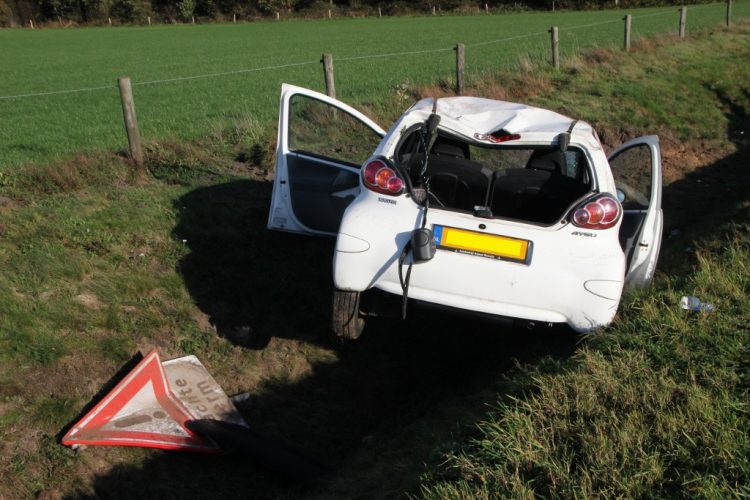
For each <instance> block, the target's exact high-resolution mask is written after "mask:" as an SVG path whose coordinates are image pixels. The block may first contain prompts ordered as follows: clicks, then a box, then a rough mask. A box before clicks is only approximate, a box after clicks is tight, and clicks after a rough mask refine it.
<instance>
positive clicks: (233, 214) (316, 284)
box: [173, 179, 333, 349]
mask: <svg viewBox="0 0 750 500" xmlns="http://www.w3.org/2000/svg"><path fill="white" fill-rule="evenodd" d="M271 188H272V182H269V181H257V180H249V179H246V180H235V181H233V182H229V183H225V184H219V185H214V186H208V187H201V188H198V189H195V190H193V191H191V192H189V193H188V194H186V195H184V196H182V197H181V198H179V199H178V200H177V201H176V202H175V208H176V210H177V212H178V223H177V225H176V227H175V228H174V231H173V235H174V237H175V238H177V239H179V240H182V241H183V242H185V244H186V245H187V246H188V247H189V249H190V253H189V254H188V255H186V256H185V257H184V258H183V259H182V260H181V261H180V263H179V272H180V274H181V275H182V277H183V279H184V282H185V285H186V286H187V288H188V290H189V292H190V295H191V296H192V297H193V300H194V301H195V303H196V305H197V306H198V307H199V308H200V309H201V310H202V311H203V312H204V313H205V314H207V315H208V317H209V320H210V322H211V324H212V325H213V326H214V327H215V328H216V331H217V332H218V333H219V335H221V336H223V337H225V338H227V339H228V340H230V341H231V342H233V343H235V344H237V345H241V346H243V347H251V348H256V349H261V348H263V347H265V346H266V345H267V344H268V342H269V341H270V339H271V338H272V337H278V338H296V339H298V340H304V341H307V342H317V341H318V339H319V338H321V337H322V333H323V328H324V327H325V325H327V324H328V314H329V310H330V297H331V294H330V292H331V284H330V282H331V261H332V255H333V240H332V239H328V238H311V237H305V236H299V235H294V234H288V233H280V232H276V231H269V230H267V229H266V219H267V217H268V207H269V205H270V196H271Z"/></svg>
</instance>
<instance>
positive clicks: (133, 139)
mask: <svg viewBox="0 0 750 500" xmlns="http://www.w3.org/2000/svg"><path fill="white" fill-rule="evenodd" d="M117 84H118V85H119V87H120V99H121V100H122V116H123V118H125V131H126V132H127V134H128V148H129V149H130V157H131V158H133V161H135V164H136V165H138V166H139V167H142V166H143V150H142V149H141V133H140V132H139V131H138V120H137V119H136V117H135V103H134V102H133V88H132V87H131V85H130V78H129V77H127V76H124V77H122V78H119V79H118V80H117Z"/></svg>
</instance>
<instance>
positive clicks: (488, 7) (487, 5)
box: [484, 4, 490, 14]
mask: <svg viewBox="0 0 750 500" xmlns="http://www.w3.org/2000/svg"><path fill="white" fill-rule="evenodd" d="M484 13H485V14H489V13H490V6H489V4H484Z"/></svg>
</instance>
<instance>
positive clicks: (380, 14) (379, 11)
mask: <svg viewBox="0 0 750 500" xmlns="http://www.w3.org/2000/svg"><path fill="white" fill-rule="evenodd" d="M378 17H383V11H382V10H380V7H378Z"/></svg>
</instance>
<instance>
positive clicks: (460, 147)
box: [431, 137, 469, 160]
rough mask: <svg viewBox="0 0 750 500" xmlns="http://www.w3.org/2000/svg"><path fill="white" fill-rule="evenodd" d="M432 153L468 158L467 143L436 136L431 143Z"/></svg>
mask: <svg viewBox="0 0 750 500" xmlns="http://www.w3.org/2000/svg"><path fill="white" fill-rule="evenodd" d="M431 153H432V154H436V155H441V156H452V157H454V158H465V159H467V160H468V159H469V145H468V144H466V143H465V142H460V141H454V140H452V139H447V138H445V137H438V138H437V139H436V140H435V144H433V145H432V150H431Z"/></svg>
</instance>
